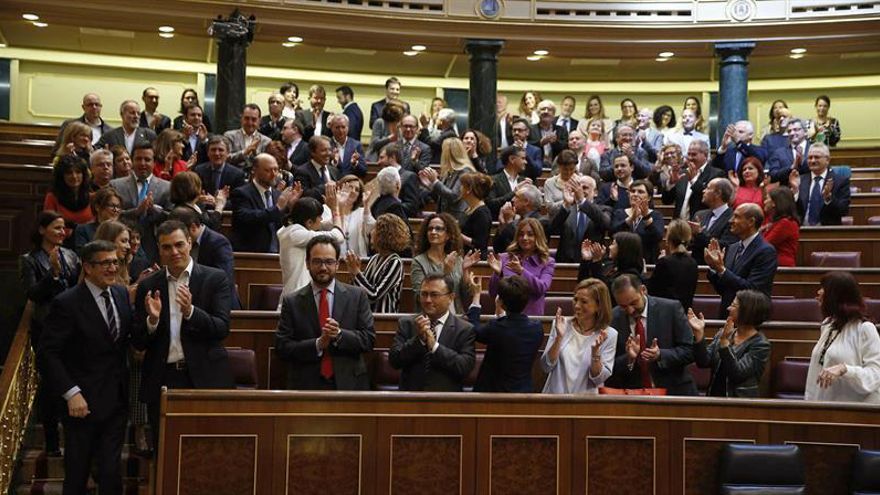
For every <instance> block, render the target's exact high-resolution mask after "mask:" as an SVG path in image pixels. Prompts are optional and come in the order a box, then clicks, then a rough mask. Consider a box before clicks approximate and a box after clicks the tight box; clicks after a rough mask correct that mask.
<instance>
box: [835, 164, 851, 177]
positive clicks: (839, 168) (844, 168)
mask: <svg viewBox="0 0 880 495" xmlns="http://www.w3.org/2000/svg"><path fill="white" fill-rule="evenodd" d="M831 171H832V172H834V175H836V176H838V177H840V178H841V179H849V178H851V177H852V168H850V166H849V165H835V166H833V167H831Z"/></svg>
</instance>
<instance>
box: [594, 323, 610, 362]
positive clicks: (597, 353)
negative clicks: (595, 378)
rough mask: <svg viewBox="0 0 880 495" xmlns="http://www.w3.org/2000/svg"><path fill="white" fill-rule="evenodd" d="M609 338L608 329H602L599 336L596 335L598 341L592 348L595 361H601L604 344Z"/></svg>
mask: <svg viewBox="0 0 880 495" xmlns="http://www.w3.org/2000/svg"><path fill="white" fill-rule="evenodd" d="M607 338H608V329H602V331H600V332H599V334H598V335H596V340H595V341H594V342H593V345H592V346H590V347H591V349H590V350H591V351H592V356H593V359H597V358H598V359H601V356H600V353H601V349H602V343H603V342H605V339H607Z"/></svg>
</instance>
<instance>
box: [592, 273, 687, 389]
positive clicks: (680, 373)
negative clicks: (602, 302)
mask: <svg viewBox="0 0 880 495" xmlns="http://www.w3.org/2000/svg"><path fill="white" fill-rule="evenodd" d="M611 291H612V293H613V294H614V300H615V301H617V306H616V307H615V308H614V311H613V312H612V314H611V326H612V327H614V328H615V329H616V330H617V350H616V353H615V354H616V356H615V358H614V372H613V373H612V375H611V377H610V378H608V380H607V381H606V382H605V384H606V385H607V386H609V387H615V388H653V387H660V388H665V389H666V393H667V394H669V395H697V387H696V386H695V385H694V380H693V377H692V376H691V374H690V372H688V370H687V365H688V364H690V363H692V362H693V361H694V349H693V346H694V336H693V333H691V329H690V327H689V326H688V323H687V319H686V317H685V313H684V308H682V307H681V303H679V302H678V301H676V300H673V299H663V298H661V297H653V296H649V295H648V290H647V288H646V287H645V286H644V285H642V281H641V279H639V277H638V276H637V275H635V274H630V273H627V274H623V275H620V276H619V277H617V278H616V279H614V282H613V283H612V284H611Z"/></svg>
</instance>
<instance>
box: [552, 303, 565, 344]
mask: <svg viewBox="0 0 880 495" xmlns="http://www.w3.org/2000/svg"><path fill="white" fill-rule="evenodd" d="M554 321H555V322H556V338H557V339H562V337H565V334H566V332H567V331H568V328H566V326H565V317H564V316H562V308H561V307H559V308H556V318H555V320H554Z"/></svg>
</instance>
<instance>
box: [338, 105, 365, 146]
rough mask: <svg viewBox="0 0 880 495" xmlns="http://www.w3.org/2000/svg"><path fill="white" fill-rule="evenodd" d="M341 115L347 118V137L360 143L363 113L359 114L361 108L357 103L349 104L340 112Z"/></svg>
mask: <svg viewBox="0 0 880 495" xmlns="http://www.w3.org/2000/svg"><path fill="white" fill-rule="evenodd" d="M342 113H343V114H345V116H346V117H348V137H350V138H352V139H357V140H358V141H360V140H361V134H362V133H363V131H364V113H363V112H361V107H359V106H358V104H357V103H355V102H351V104H350V105H348V106H346V107H345V108H344V109H343V110H342Z"/></svg>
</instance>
